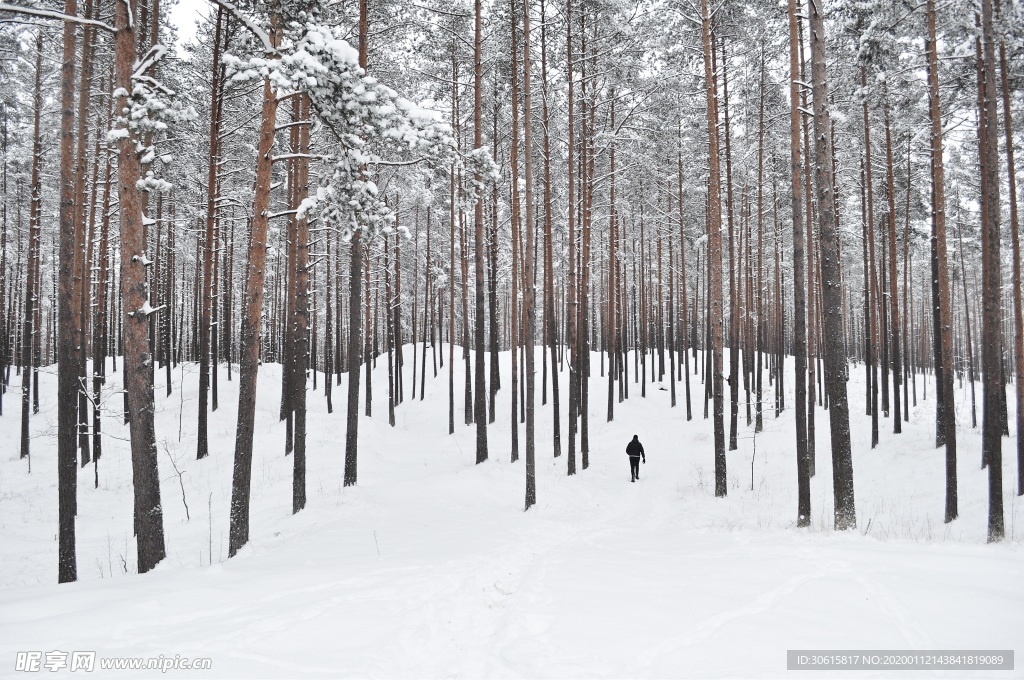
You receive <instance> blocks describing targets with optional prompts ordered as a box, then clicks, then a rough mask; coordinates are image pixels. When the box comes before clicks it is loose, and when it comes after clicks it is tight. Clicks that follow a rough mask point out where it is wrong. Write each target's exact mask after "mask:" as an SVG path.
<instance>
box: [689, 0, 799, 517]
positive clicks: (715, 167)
mask: <svg viewBox="0 0 1024 680" xmlns="http://www.w3.org/2000/svg"><path fill="white" fill-rule="evenodd" d="M791 1H792V0H791ZM711 33H712V31H711V15H710V12H709V10H708V0H701V35H702V39H703V42H704V82H705V87H706V90H707V107H708V109H707V113H708V154H709V160H710V168H711V176H710V178H709V180H708V182H709V184H708V219H709V225H708V233H709V238H708V272H709V282H708V283H709V287H708V290H709V292H710V302H709V309H710V313H709V315H708V322H709V325H710V327H711V355H712V364H711V376H710V381H712V382H713V387H712V389H713V397H714V424H715V496H718V497H722V496H725V495H726V494H727V493H728V484H727V479H726V468H725V421H724V417H725V414H724V403H723V401H722V330H723V329H722V313H723V310H722V267H721V265H720V263H721V261H722V232H721V224H722V199H721V193H720V191H721V189H720V183H721V173H720V171H719V163H718V94H717V91H716V90H717V87H716V84H715V73H714V69H713V68H712V63H711V58H712V54H711V50H712V48H711V43H712V39H713V37H712V34H711Z"/></svg>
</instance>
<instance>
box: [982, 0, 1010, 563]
mask: <svg viewBox="0 0 1024 680" xmlns="http://www.w3.org/2000/svg"><path fill="white" fill-rule="evenodd" d="M992 14H993V12H992V0H982V3H981V18H982V21H981V23H982V36H983V56H984V61H983V64H984V66H983V70H982V76H983V82H981V83H979V87H980V88H983V92H984V96H983V98H982V104H983V108H982V111H981V121H982V125H981V135H980V137H981V140H980V141H981V151H982V153H981V172H982V176H983V177H984V179H985V182H984V184H983V185H982V186H983V193H982V196H981V207H982V240H981V247H982V257H981V263H982V282H983V288H982V294H981V297H982V310H983V311H982V371H983V380H984V392H983V412H982V452H983V456H984V459H985V461H986V463H987V464H988V482H989V489H988V491H989V505H988V511H989V514H988V540H989V542H990V543H992V542H996V541H1001V540H1003V536H1004V525H1003V456H1002V431H1001V430H1002V423H1001V422H1000V418H999V409H1000V406H1001V403H1002V399H1003V398H1005V397H1001V395H1000V391H1001V390H1004V388H1003V384H1002V379H1001V361H1000V359H1001V357H1000V354H1001V351H1002V345H1003V343H1002V334H1003V331H1002V318H1001V317H1002V291H1001V286H1002V272H1001V271H1000V262H1001V260H1000V238H999V226H1000V225H999V220H1000V216H999V213H1000V205H999V200H1000V199H999V157H998V150H999V141H998V131H999V117H998V113H997V109H996V78H995V40H996V37H995V29H994V27H993V17H992Z"/></svg>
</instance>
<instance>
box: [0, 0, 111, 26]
mask: <svg viewBox="0 0 1024 680" xmlns="http://www.w3.org/2000/svg"><path fill="white" fill-rule="evenodd" d="M0 12H11V13H14V14H27V15H29V16H34V17H42V18H44V19H56V20H58V21H70V22H72V23H76V24H82V25H83V26H92V27H93V28H99V29H101V30H104V31H108V32H110V33H113V32H114V27H113V26H111V25H110V24H107V23H104V22H102V21H97V20H95V19H86V18H85V17H80V16H72V15H70V14H64V13H63V12H58V11H56V10H52V9H40V8H38V7H25V6H24V5H9V4H7V3H2V2H0Z"/></svg>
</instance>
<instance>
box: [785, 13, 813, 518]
mask: <svg viewBox="0 0 1024 680" xmlns="http://www.w3.org/2000/svg"><path fill="white" fill-rule="evenodd" d="M799 40H800V38H799V31H798V27H797V10H796V0H789V73H790V76H789V96H790V138H789V139H790V154H789V164H790V175H791V177H792V182H793V190H792V193H793V196H792V210H793V307H794V309H793V314H794V317H793V334H794V338H793V354H794V355H795V358H796V373H795V376H796V469H797V490H798V499H797V506H798V507H797V526H800V527H806V526H810V523H811V481H810V480H811V474H810V458H809V455H808V451H807V412H806V409H807V394H806V393H807V330H806V326H805V316H806V312H805V309H804V292H805V290H806V286H805V283H804V226H803V206H802V205H801V201H802V200H803V184H802V181H801V176H800V173H801V169H802V168H801V166H802V164H803V159H802V158H801V153H800V109H799V107H798V105H797V102H799V101H800V91H799V87H800V86H799V81H800V59H799V49H800V48H799Z"/></svg>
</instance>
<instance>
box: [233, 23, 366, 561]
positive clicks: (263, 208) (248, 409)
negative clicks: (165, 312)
mask: <svg viewBox="0 0 1024 680" xmlns="http://www.w3.org/2000/svg"><path fill="white" fill-rule="evenodd" d="M277 12H278V8H277V5H276V3H274V5H273V6H272V8H271V31H270V33H271V41H272V43H273V44H274V45H276V44H277V40H278V28H277V23H278V21H279V17H278V14H277ZM276 119H277V96H276V93H275V92H274V90H273V88H272V87H271V86H270V82H269V81H266V80H265V81H264V83H263V106H262V110H261V112H260V133H259V146H258V150H257V155H256V187H255V196H254V198H253V211H252V214H253V217H252V225H251V229H250V234H249V257H248V267H247V271H246V277H245V300H244V304H243V310H244V314H243V316H242V325H241V329H240V335H241V337H240V341H239V361H238V424H237V429H236V431H235V461H234V470H233V473H232V478H231V517H230V530H229V538H228V556H229V557H234V555H235V554H236V553H237V552H238V551H239V550H240V549H241V548H242V546H244V545H245V544H246V543H247V542H248V541H249V489H250V482H251V479H252V445H253V426H254V424H255V420H256V377H257V371H258V370H259V357H260V319H261V317H262V312H263V282H264V279H265V275H266V260H267V227H268V223H269V221H270V183H271V166H272V164H273V157H272V154H273V145H274V128H275V124H276ZM352 377H353V376H350V378H349V379H350V380H351V379H352ZM356 387H357V388H358V384H357V385H356ZM345 462H346V471H347V467H348V452H346V456H345Z"/></svg>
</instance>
